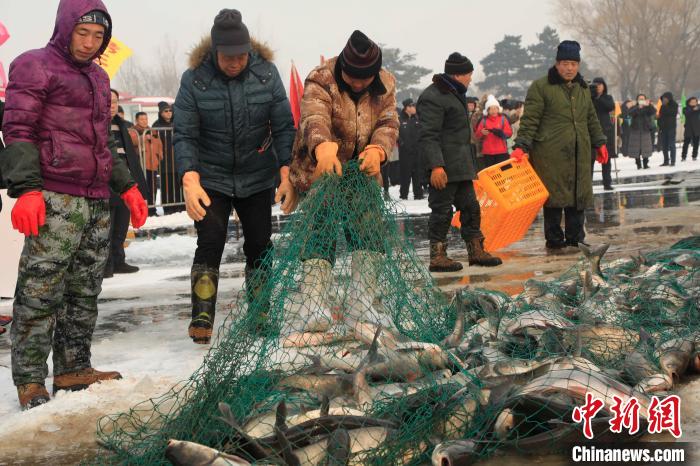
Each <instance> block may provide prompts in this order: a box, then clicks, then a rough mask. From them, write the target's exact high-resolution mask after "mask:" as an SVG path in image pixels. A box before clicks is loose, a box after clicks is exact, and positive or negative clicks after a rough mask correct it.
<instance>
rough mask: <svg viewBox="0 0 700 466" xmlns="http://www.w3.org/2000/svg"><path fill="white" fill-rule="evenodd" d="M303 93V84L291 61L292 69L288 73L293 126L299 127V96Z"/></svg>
mask: <svg viewBox="0 0 700 466" xmlns="http://www.w3.org/2000/svg"><path fill="white" fill-rule="evenodd" d="M303 94H304V84H302V82H301V78H300V77H299V73H298V72H297V67H296V66H294V62H292V70H291V72H290V73H289V104H290V105H291V107H292V117H294V127H295V128H298V127H299V120H300V119H301V96H302V95H303Z"/></svg>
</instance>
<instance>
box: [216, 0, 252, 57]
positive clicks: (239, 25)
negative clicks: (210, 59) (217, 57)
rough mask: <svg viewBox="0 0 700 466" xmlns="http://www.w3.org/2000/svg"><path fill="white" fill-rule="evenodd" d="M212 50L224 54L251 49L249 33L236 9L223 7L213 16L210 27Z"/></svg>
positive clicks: (235, 53) (233, 53)
mask: <svg viewBox="0 0 700 466" xmlns="http://www.w3.org/2000/svg"><path fill="white" fill-rule="evenodd" d="M211 43H212V46H213V47H214V50H215V51H217V52H221V53H223V54H224V55H229V56H231V55H241V54H243V53H248V52H250V51H251V49H252V47H251V45H250V34H248V28H247V27H246V25H245V24H243V17H242V16H241V12H240V11H238V10H229V9H223V10H221V11H220V12H219V14H218V15H216V18H214V25H213V26H212V27H211Z"/></svg>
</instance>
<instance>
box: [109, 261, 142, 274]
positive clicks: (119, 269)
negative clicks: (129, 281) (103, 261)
mask: <svg viewBox="0 0 700 466" xmlns="http://www.w3.org/2000/svg"><path fill="white" fill-rule="evenodd" d="M138 271H139V268H138V267H136V266H135V265H129V264H127V263H126V262H122V263H121V264H119V265H115V266H114V273H134V272H138Z"/></svg>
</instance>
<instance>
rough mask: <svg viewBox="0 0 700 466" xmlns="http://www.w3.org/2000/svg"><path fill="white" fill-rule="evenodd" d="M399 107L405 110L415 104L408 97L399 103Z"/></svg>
mask: <svg viewBox="0 0 700 466" xmlns="http://www.w3.org/2000/svg"><path fill="white" fill-rule="evenodd" d="M401 105H403V108H406V107H411V106H415V105H416V103H415V102H414V101H413V99H411V98H410V97H409V98H408V99H405V100H404V101H403V102H401Z"/></svg>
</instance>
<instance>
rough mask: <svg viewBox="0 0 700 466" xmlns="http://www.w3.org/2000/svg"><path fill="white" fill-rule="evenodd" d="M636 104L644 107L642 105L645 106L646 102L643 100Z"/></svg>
mask: <svg viewBox="0 0 700 466" xmlns="http://www.w3.org/2000/svg"><path fill="white" fill-rule="evenodd" d="M637 103H638V104H639V106H640V107H644V104H646V103H647V101H646V100H644V99H639V100H638V101H637Z"/></svg>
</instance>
